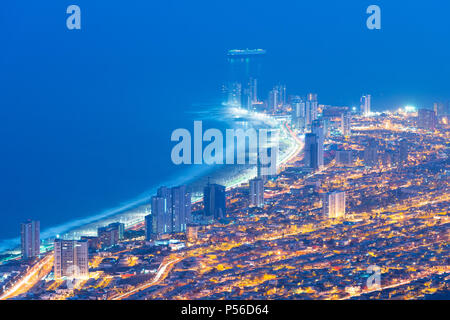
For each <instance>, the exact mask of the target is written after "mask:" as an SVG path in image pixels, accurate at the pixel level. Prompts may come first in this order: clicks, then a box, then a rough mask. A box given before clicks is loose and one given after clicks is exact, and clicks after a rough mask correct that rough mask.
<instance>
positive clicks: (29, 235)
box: [20, 220, 41, 259]
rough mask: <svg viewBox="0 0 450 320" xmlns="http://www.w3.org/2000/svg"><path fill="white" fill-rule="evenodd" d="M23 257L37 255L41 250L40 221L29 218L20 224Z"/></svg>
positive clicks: (27, 257) (28, 257)
mask: <svg viewBox="0 0 450 320" xmlns="http://www.w3.org/2000/svg"><path fill="white" fill-rule="evenodd" d="M20 240H21V249H22V258H23V259H30V258H33V257H37V256H38V255H39V254H40V250H41V239H40V222H39V221H32V220H27V221H26V222H23V223H22V224H21V225H20Z"/></svg>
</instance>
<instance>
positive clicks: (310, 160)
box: [305, 133, 319, 170]
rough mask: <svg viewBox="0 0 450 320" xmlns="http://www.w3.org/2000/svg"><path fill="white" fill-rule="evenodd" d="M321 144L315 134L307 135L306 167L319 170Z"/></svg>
mask: <svg viewBox="0 0 450 320" xmlns="http://www.w3.org/2000/svg"><path fill="white" fill-rule="evenodd" d="M318 150H319V142H318V137H317V135H316V134H314V133H307V134H306V135H305V167H307V168H310V169H313V170H316V169H318V168H319V151H318Z"/></svg>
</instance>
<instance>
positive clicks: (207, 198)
mask: <svg viewBox="0 0 450 320" xmlns="http://www.w3.org/2000/svg"><path fill="white" fill-rule="evenodd" d="M203 204H204V215H205V218H206V219H207V220H210V221H212V220H217V219H221V218H224V217H225V216H226V193H225V187H224V186H222V185H219V184H211V183H209V182H208V184H207V185H206V187H205V188H204V190H203Z"/></svg>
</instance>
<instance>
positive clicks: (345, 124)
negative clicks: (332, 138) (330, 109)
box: [341, 112, 351, 136]
mask: <svg viewBox="0 0 450 320" xmlns="http://www.w3.org/2000/svg"><path fill="white" fill-rule="evenodd" d="M341 133H342V135H344V136H349V135H350V134H351V114H350V112H345V113H343V114H342V117H341Z"/></svg>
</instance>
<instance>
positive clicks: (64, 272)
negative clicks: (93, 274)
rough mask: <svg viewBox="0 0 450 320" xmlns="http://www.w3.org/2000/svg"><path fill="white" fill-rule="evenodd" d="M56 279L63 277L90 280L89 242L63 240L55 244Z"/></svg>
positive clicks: (57, 240) (58, 240)
mask: <svg viewBox="0 0 450 320" xmlns="http://www.w3.org/2000/svg"><path fill="white" fill-rule="evenodd" d="M54 257H55V262H54V273H55V279H61V278H63V277H67V278H76V279H87V278H89V256H88V242H87V241H85V240H80V241H77V240H61V239H56V240H55V242H54Z"/></svg>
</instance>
